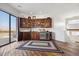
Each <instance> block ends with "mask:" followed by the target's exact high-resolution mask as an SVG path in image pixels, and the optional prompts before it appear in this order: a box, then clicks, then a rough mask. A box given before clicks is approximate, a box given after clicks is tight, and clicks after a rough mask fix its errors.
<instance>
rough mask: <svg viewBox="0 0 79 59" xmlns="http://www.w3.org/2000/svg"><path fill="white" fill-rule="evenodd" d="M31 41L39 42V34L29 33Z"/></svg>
mask: <svg viewBox="0 0 79 59" xmlns="http://www.w3.org/2000/svg"><path fill="white" fill-rule="evenodd" d="M31 39H32V40H39V39H40V33H39V32H32V33H31Z"/></svg>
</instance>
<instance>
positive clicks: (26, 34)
mask: <svg viewBox="0 0 79 59" xmlns="http://www.w3.org/2000/svg"><path fill="white" fill-rule="evenodd" d="M23 40H31V34H30V32H23Z"/></svg>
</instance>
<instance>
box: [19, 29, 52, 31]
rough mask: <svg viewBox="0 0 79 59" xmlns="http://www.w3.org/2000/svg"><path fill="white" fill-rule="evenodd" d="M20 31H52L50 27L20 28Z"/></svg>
mask: <svg viewBox="0 0 79 59" xmlns="http://www.w3.org/2000/svg"><path fill="white" fill-rule="evenodd" d="M19 30H20V32H29V31H37V32H44V31H49V32H52V28H20V29H19Z"/></svg>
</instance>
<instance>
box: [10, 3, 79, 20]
mask: <svg viewBox="0 0 79 59" xmlns="http://www.w3.org/2000/svg"><path fill="white" fill-rule="evenodd" d="M9 5H10V6H12V7H13V8H15V9H16V10H18V11H19V12H20V15H21V16H29V15H30V16H38V17H39V16H40V17H42V16H51V17H52V18H53V17H54V18H56V19H63V18H68V17H73V16H78V15H79V4H78V3H9Z"/></svg>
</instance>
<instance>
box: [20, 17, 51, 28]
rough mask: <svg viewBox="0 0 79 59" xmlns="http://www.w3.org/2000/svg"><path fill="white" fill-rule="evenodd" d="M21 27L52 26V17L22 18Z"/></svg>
mask: <svg viewBox="0 0 79 59" xmlns="http://www.w3.org/2000/svg"><path fill="white" fill-rule="evenodd" d="M20 27H21V28H51V27H52V19H51V18H50V17H48V18H40V19H28V18H20Z"/></svg>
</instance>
